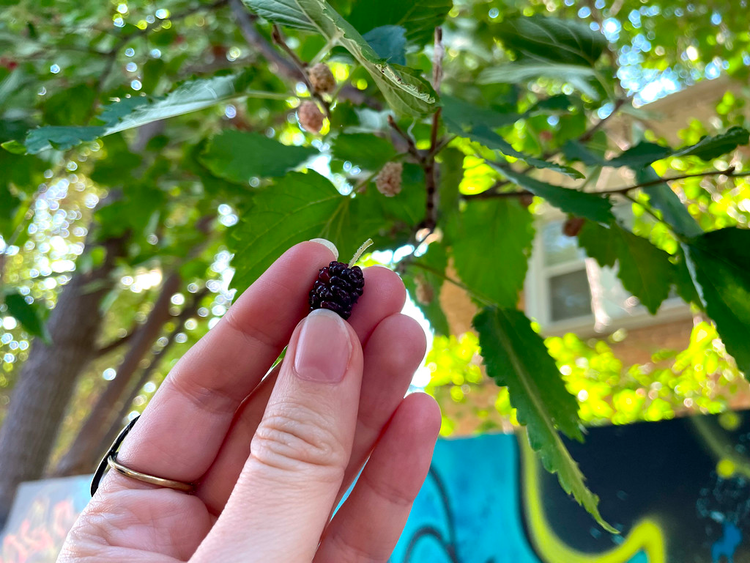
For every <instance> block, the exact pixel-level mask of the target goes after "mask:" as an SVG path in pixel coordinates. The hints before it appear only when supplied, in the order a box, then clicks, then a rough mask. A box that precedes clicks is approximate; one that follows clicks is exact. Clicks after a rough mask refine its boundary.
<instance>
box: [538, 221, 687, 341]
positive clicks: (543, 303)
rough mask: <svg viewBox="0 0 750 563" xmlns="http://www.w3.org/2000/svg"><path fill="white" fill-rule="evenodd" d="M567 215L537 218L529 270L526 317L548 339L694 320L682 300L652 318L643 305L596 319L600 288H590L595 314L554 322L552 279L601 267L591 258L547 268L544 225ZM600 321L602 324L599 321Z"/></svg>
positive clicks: (670, 301) (670, 303) (671, 301)
mask: <svg viewBox="0 0 750 563" xmlns="http://www.w3.org/2000/svg"><path fill="white" fill-rule="evenodd" d="M565 218H566V216H565V215H564V214H562V213H561V212H559V211H558V210H556V209H550V210H549V211H546V210H545V212H544V213H543V214H542V215H540V216H538V217H537V221H536V227H537V228H536V236H535V237H534V246H533V250H532V254H531V257H530V259H529V270H528V272H527V275H526V281H525V283H524V309H525V311H526V314H527V315H528V316H529V317H531V318H533V319H534V320H536V321H537V322H538V323H539V324H540V326H541V329H542V334H543V335H545V336H557V335H562V334H565V333H566V332H575V333H577V334H578V335H579V336H582V337H584V338H585V337H591V336H603V335H606V334H611V333H613V332H615V331H617V330H619V329H621V328H624V329H636V328H642V327H646V326H656V325H661V324H665V323H669V322H675V321H681V320H689V319H691V318H692V311H691V309H690V306H689V305H687V304H686V303H685V302H684V301H683V300H682V299H680V298H678V297H674V298H670V299H667V300H666V301H664V303H663V304H662V306H661V308H660V309H659V311H658V312H657V314H656V315H651V314H649V312H648V311H647V310H646V309H645V307H643V306H639V307H637V308H635V309H633V310H632V311H631V314H627V315H624V316H621V317H617V318H614V319H611V320H609V321H608V324H606V325H605V324H603V322H602V321H606V315H603V316H602V318H600V319H597V318H596V315H595V313H596V307H595V303H594V302H593V301H594V300H595V292H596V288H593V287H592V288H590V290H591V294H592V313H591V314H590V315H586V316H583V317H578V318H573V319H566V320H564V321H556V322H555V321H552V320H551V318H550V317H551V312H552V311H551V306H550V305H551V303H550V294H549V285H548V284H549V279H550V278H551V277H553V276H556V275H561V274H566V273H571V272H576V271H579V270H581V269H584V268H585V269H586V270H587V271H589V279H591V272H590V270H591V269H592V268H593V269H596V270H599V269H600V267H599V265H598V264H597V263H596V262H595V261H594V260H592V259H591V258H583V259H581V260H573V261H570V262H566V263H562V264H555V265H553V266H545V265H544V252H543V250H542V249H543V240H542V233H543V226H544V225H545V224H547V223H550V222H552V221H561V220H563V221H564V220H565ZM597 321H598V322H597Z"/></svg>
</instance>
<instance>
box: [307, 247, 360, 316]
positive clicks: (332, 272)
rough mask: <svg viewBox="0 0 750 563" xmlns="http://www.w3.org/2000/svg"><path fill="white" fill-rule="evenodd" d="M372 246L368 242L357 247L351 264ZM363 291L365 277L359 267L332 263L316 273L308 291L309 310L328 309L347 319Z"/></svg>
mask: <svg viewBox="0 0 750 563" xmlns="http://www.w3.org/2000/svg"><path fill="white" fill-rule="evenodd" d="M371 244H372V241H371V240H368V241H367V242H366V243H365V244H363V245H362V246H360V247H359V250H357V252H356V254H355V255H354V258H352V261H351V264H354V263H355V262H356V261H357V260H359V257H360V256H361V255H362V252H364V250H365V249H366V248H367V247H369V246H370V245H371ZM364 289H365V277H364V275H363V273H362V269H361V268H360V267H359V266H351V267H350V266H349V264H345V263H343V262H337V261H335V260H334V261H333V262H331V263H330V264H328V266H326V267H325V268H321V269H320V272H318V279H317V280H315V284H314V285H313V288H312V290H310V310H311V311H314V310H315V309H328V310H329V311H333V312H334V313H337V314H339V315H340V316H341V317H342V318H344V319H348V318H349V316H350V315H351V314H352V307H353V306H354V304H355V303H356V302H357V300H358V299H359V298H360V297H361V296H362V293H363V292H364Z"/></svg>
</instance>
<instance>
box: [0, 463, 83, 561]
mask: <svg viewBox="0 0 750 563" xmlns="http://www.w3.org/2000/svg"><path fill="white" fill-rule="evenodd" d="M89 481H90V479H89V477H87V476H83V477H66V478H63V479H46V480H44V481H35V482H32V483H24V484H22V485H21V487H20V488H19V490H18V493H16V498H15V501H14V503H13V509H12V510H11V512H10V515H9V517H8V522H7V524H6V527H5V532H4V534H3V535H2V544H0V545H1V546H2V547H1V548H0V563H52V562H54V561H55V559H56V558H57V555H58V553H59V552H60V548H61V547H62V543H63V541H64V540H65V536H67V535H68V531H69V530H70V528H72V527H73V523H74V522H75V520H76V518H77V517H78V514H80V513H81V511H82V510H83V508H84V507H85V506H86V503H87V502H88V501H89V499H90V498H91V497H90V495H89Z"/></svg>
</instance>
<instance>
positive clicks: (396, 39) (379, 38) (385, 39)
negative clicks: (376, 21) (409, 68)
mask: <svg viewBox="0 0 750 563" xmlns="http://www.w3.org/2000/svg"><path fill="white" fill-rule="evenodd" d="M362 37H363V38H364V40H365V41H367V43H369V45H370V47H372V48H373V49H374V50H375V52H376V53H377V54H378V56H379V57H380V58H381V59H383V60H384V61H385V62H388V63H395V64H397V65H405V64H406V50H405V49H406V30H405V29H404V28H403V27H401V26H399V25H383V26H380V27H376V28H375V29H371V30H370V31H368V32H367V33H365V34H364V35H363V36H362Z"/></svg>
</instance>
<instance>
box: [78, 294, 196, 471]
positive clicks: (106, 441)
mask: <svg viewBox="0 0 750 563" xmlns="http://www.w3.org/2000/svg"><path fill="white" fill-rule="evenodd" d="M208 293H209V291H208V288H203V290H202V291H199V292H198V293H196V294H195V296H194V297H193V301H192V302H191V303H190V304H188V305H186V306H185V308H184V309H183V310H182V311H181V312H180V316H179V317H177V319H176V324H175V327H174V329H172V332H170V333H169V336H168V337H167V343H166V344H165V345H164V346H163V347H162V348H160V349H159V351H158V352H156V353H155V354H154V356H153V357H152V358H151V361H150V362H149V364H148V365H147V366H146V367H145V368H144V369H143V371H142V372H141V375H139V376H138V380H137V381H136V382H135V384H134V385H131V387H130V393H128V396H127V397H126V398H125V400H124V401H122V403H121V405H120V410H119V412H118V413H117V416H115V417H114V418H113V419H112V424H111V426H110V427H109V430H108V431H107V433H106V434H105V435H104V438H102V440H101V441H100V442H99V446H98V448H97V451H98V452H99V453H98V455H97V458H96V460H97V461H98V458H99V456H101V455H104V452H106V451H107V450H108V449H109V447H110V446H111V445H112V442H114V441H115V438H116V437H117V435H118V434H119V433H120V431H121V430H122V427H123V425H124V424H125V422H124V420H125V417H126V416H127V415H128V413H129V412H130V409H131V405H132V404H133V401H135V398H136V397H137V396H138V395H139V393H140V392H141V389H142V388H143V386H144V385H145V384H146V383H148V380H149V379H151V376H152V375H153V373H154V371H156V369H157V368H158V367H159V364H160V363H161V360H162V358H163V357H164V356H165V355H166V354H167V352H169V349H170V348H171V347H172V345H173V344H174V342H175V337H176V336H177V335H178V334H179V333H180V332H182V330H183V329H184V328H185V322H186V321H187V320H188V319H189V318H190V317H192V316H194V315H195V314H196V313H197V312H198V307H199V306H200V303H201V301H202V300H203V298H204V297H205V296H206V295H208ZM92 471H93V466H92Z"/></svg>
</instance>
